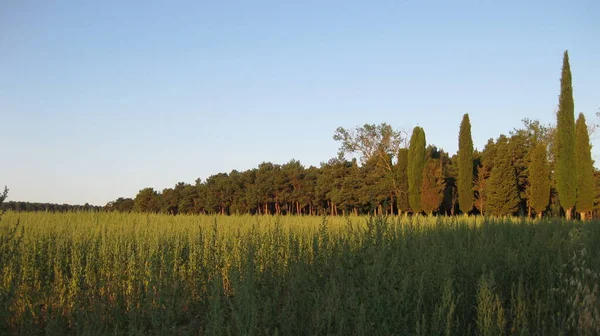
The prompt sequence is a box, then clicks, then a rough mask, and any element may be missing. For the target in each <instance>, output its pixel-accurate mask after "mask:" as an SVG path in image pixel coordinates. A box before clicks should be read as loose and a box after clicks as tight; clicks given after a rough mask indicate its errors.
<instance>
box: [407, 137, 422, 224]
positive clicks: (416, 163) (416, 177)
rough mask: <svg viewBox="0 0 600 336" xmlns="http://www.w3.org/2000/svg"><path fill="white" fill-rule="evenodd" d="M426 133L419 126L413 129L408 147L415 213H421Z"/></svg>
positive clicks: (409, 174)
mask: <svg viewBox="0 0 600 336" xmlns="http://www.w3.org/2000/svg"><path fill="white" fill-rule="evenodd" d="M425 144H426V141H425V131H424V130H423V128H421V127H419V126H417V127H415V128H414V129H413V133H412V136H411V138H410V144H409V147H408V169H407V173H408V200H409V203H410V207H411V209H412V210H413V212H414V213H415V214H416V213H419V212H421V210H422V208H421V183H422V180H423V167H424V165H425Z"/></svg>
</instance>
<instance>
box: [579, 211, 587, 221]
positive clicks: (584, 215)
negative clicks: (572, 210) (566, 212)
mask: <svg viewBox="0 0 600 336" xmlns="http://www.w3.org/2000/svg"><path fill="white" fill-rule="evenodd" d="M579 215H580V216H581V221H582V222H585V220H586V219H587V212H580V213H579Z"/></svg>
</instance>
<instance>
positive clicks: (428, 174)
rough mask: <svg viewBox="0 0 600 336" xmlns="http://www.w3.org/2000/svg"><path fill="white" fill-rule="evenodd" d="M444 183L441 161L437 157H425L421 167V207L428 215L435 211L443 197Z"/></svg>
mask: <svg viewBox="0 0 600 336" xmlns="http://www.w3.org/2000/svg"><path fill="white" fill-rule="evenodd" d="M445 188H446V183H445V181H444V174H443V171H442V162H441V160H439V159H432V158H429V159H427V162H426V163H425V168H424V169H423V182H422V184H421V207H422V208H423V211H425V213H427V214H428V215H431V214H432V213H433V212H434V211H437V210H438V209H439V208H440V205H441V204H442V200H443V199H444V189H445Z"/></svg>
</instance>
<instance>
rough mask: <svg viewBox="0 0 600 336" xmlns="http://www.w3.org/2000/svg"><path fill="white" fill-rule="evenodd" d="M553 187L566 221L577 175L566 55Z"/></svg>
mask: <svg viewBox="0 0 600 336" xmlns="http://www.w3.org/2000/svg"><path fill="white" fill-rule="evenodd" d="M556 145H557V153H556V184H557V185H556V187H557V191H558V198H559V200H560V204H561V206H562V208H563V209H564V210H565V214H566V217H567V219H571V213H572V211H573V206H575V201H576V198H577V174H576V155H575V103H574V102H573V87H572V85H571V67H570V65H569V53H568V52H567V51H565V53H564V57H563V66H562V75H561V78H560V97H559V101H558V113H557V122H556Z"/></svg>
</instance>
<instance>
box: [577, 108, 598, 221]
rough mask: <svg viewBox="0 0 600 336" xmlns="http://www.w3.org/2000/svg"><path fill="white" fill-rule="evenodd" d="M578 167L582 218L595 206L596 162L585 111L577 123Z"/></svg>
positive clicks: (578, 191)
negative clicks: (593, 158)
mask: <svg viewBox="0 0 600 336" xmlns="http://www.w3.org/2000/svg"><path fill="white" fill-rule="evenodd" d="M575 138H576V145H575V148H576V159H577V162H576V167H577V204H576V208H577V211H578V212H579V213H580V215H581V220H585V219H586V217H587V216H586V215H587V213H588V212H590V211H592V209H593V208H594V163H593V162H592V152H591V151H592V146H591V145H590V138H589V135H588V128H587V125H586V122H585V117H584V116H583V113H580V114H579V117H578V118H577V123H576V125H575Z"/></svg>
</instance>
